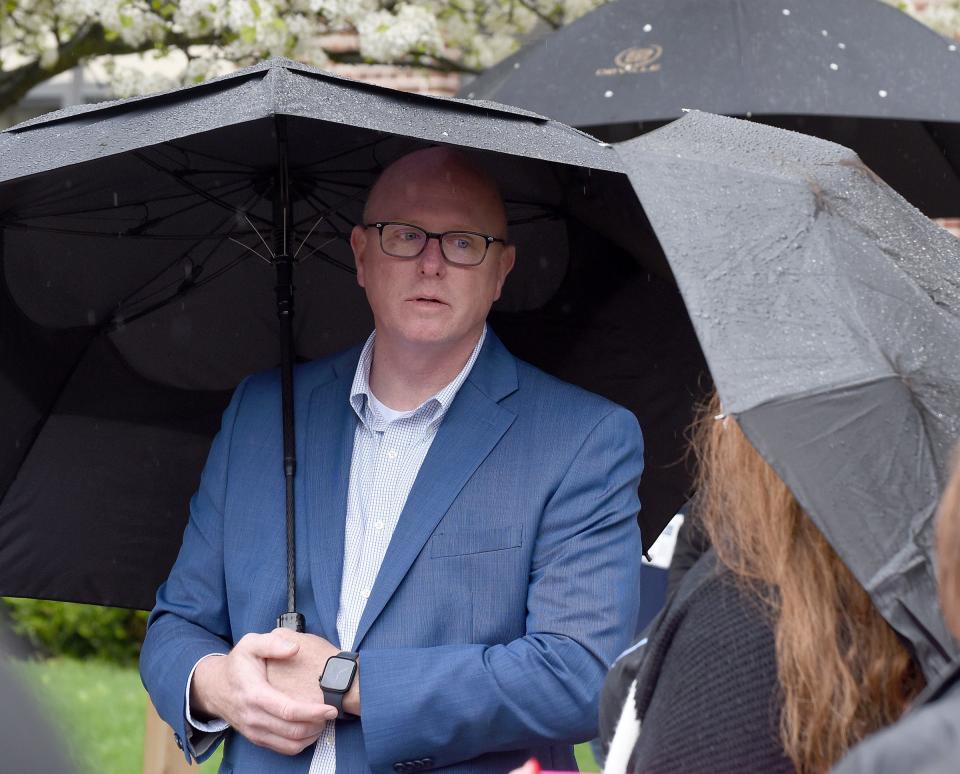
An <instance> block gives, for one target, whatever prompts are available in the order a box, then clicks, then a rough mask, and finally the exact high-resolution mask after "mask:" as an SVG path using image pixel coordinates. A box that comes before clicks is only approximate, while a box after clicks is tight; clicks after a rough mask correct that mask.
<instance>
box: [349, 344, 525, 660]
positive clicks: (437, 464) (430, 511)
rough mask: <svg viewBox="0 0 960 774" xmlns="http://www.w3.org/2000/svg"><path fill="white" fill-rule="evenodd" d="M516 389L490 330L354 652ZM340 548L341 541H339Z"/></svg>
mask: <svg viewBox="0 0 960 774" xmlns="http://www.w3.org/2000/svg"><path fill="white" fill-rule="evenodd" d="M516 389H517V367H516V361H515V360H514V358H513V356H512V355H510V354H509V353H508V352H507V350H506V349H505V348H504V346H503V345H502V344H501V343H500V341H499V340H498V339H497V338H496V336H494V335H493V333H492V332H491V331H488V332H487V339H486V341H485V342H484V345H483V349H482V350H481V351H480V355H479V356H478V357H477V361H476V363H474V367H473V370H472V371H471V373H470V375H469V376H468V378H467V380H466V381H465V382H464V383H463V386H462V387H461V388H460V391H459V392H458V393H457V396H456V398H454V401H453V403H452V404H451V406H450V409H449V411H448V412H447V415H446V417H444V420H443V422H442V423H441V424H440V429H439V430H438V431H437V435H436V437H435V438H434V439H433V443H432V444H431V446H430V451H428V452H427V456H426V458H425V459H424V461H423V465H421V467H420V472H419V474H418V475H417V478H416V480H415V481H414V483H413V487H412V488H411V490H410V495H409V496H408V497H407V502H406V505H405V506H404V508H403V511H402V512H401V514H400V519H399V521H398V522H397V527H396V530H395V531H394V533H393V537H392V538H391V540H390V546H389V548H387V553H386V556H385V557H384V559H383V564H382V565H381V567H380V573H379V574H378V575H377V580H376V583H375V584H374V586H373V589H372V590H371V592H370V598H369V599H368V600H367V604H366V607H365V608H364V611H363V616H362V617H361V619H360V624H359V626H358V628H357V633H356V636H355V637H354V642H353V647H354V649H356V648H357V647H358V646H359V645H360V642H361V641H362V640H363V637H364V636H365V635H366V633H367V632H368V631H369V629H370V626H371V625H372V624H373V622H374V621H375V620H376V619H377V616H379V615H380V613H381V612H382V611H383V608H384V607H385V606H386V604H387V602H389V601H390V598H391V597H392V596H393V594H394V592H395V591H396V590H397V587H398V586H399V585H400V582H401V581H402V580H403V578H404V576H405V575H406V574H407V571H408V570H409V569H410V566H411V565H412V564H413V562H414V561H415V560H416V558H417V556H418V555H419V554H420V551H421V550H422V549H423V546H424V544H425V543H426V542H427V540H428V539H429V538H430V535H431V534H432V533H433V531H434V529H435V528H436V526H437V524H438V523H439V522H440V519H442V518H443V515H444V514H445V513H446V512H447V510H448V509H449V508H450V505H451V503H452V502H453V501H454V499H455V498H456V497H457V495H458V494H459V492H460V490H461V489H462V488H463V485H464V484H466V482H467V480H468V479H469V478H470V476H472V475H473V472H474V471H475V470H476V469H477V467H478V466H479V465H480V463H482V462H483V460H484V459H486V457H487V455H488V454H489V453H490V451H491V450H492V449H493V447H494V446H496V445H497V443H498V442H499V440H500V438H502V437H503V434H504V433H505V432H506V431H507V429H508V428H509V427H510V425H511V424H512V423H513V420H514V419H515V418H516V415H515V414H514V413H513V412H512V411H510V410H508V409H506V408H503V407H502V406H500V405H499V404H498V401H499V400H501V399H502V398H503V397H505V396H506V395H509V394H510V393H511V392H514V391H515V390H516ZM341 543H342V536H341Z"/></svg>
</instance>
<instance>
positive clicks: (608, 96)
mask: <svg viewBox="0 0 960 774" xmlns="http://www.w3.org/2000/svg"><path fill="white" fill-rule="evenodd" d="M603 96H604V97H607V98H608V99H609V98H610V97H612V96H613V92H612V91H610V89H607V90H606V91H605V92H603Z"/></svg>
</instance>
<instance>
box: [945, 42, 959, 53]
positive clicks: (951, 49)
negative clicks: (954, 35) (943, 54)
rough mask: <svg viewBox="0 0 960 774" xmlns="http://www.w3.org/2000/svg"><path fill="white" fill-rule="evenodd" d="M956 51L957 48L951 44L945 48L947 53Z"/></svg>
mask: <svg viewBox="0 0 960 774" xmlns="http://www.w3.org/2000/svg"><path fill="white" fill-rule="evenodd" d="M956 50H957V47H956V46H955V45H954V44H953V43H951V44H950V45H949V46H947V51H956Z"/></svg>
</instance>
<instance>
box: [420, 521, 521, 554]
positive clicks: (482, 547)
mask: <svg viewBox="0 0 960 774" xmlns="http://www.w3.org/2000/svg"><path fill="white" fill-rule="evenodd" d="M520 545H523V527H522V526H520V525H516V526H512V527H496V528H492V529H461V530H457V531H456V532H437V533H435V534H434V536H433V537H432V538H430V558H431V559H439V558H441V557H444V556H464V555H466V554H482V553H485V552H487V551H503V550H505V549H507V548H516V547H517V546H520Z"/></svg>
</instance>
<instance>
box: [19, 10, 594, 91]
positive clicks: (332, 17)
mask: <svg viewBox="0 0 960 774" xmlns="http://www.w3.org/2000/svg"><path fill="white" fill-rule="evenodd" d="M602 1H603V0H401V1H400V2H398V1H397V0H180V2H174V0H0V110H3V109H4V108H6V107H8V106H10V105H12V104H15V103H16V102H17V101H18V100H19V99H20V98H22V97H23V96H24V95H25V94H26V93H27V91H29V90H30V89H31V88H33V87H34V86H36V85H37V84H39V83H41V82H43V81H45V80H46V79H48V78H50V77H52V76H54V75H56V74H58V73H61V72H64V71H66V70H69V69H71V68H73V67H74V66H76V65H77V64H80V63H83V62H86V61H89V60H91V59H94V58H96V57H104V56H107V57H109V56H111V55H117V54H131V53H141V54H147V55H164V54H167V53H169V52H171V51H179V52H182V54H184V55H185V59H184V61H185V62H186V64H185V66H184V68H183V71H182V73H181V74H180V76H179V78H178V79H177V80H178V81H179V82H180V83H188V82H194V81H200V80H203V79H204V78H206V77H209V76H210V75H213V74H217V73H218V72H222V71H224V70H226V69H229V68H230V67H231V66H232V65H234V64H249V63H252V62H255V61H257V60H259V59H262V58H265V57H268V56H289V57H292V58H294V59H298V60H301V61H305V62H309V63H312V64H315V65H318V66H321V67H322V66H324V65H326V64H328V63H330V62H377V63H396V64H410V65H416V66H419V67H423V68H427V69H431V70H439V71H462V72H477V71H479V70H482V69H483V68H484V67H487V66H489V65H491V64H493V63H494V62H496V61H498V60H499V59H501V58H502V57H504V56H506V55H507V54H508V53H510V52H512V51H513V50H514V49H515V48H516V47H517V45H518V44H519V41H520V40H521V39H522V38H523V37H524V36H525V35H527V34H528V33H529V32H530V31H531V30H532V29H533V28H534V27H535V26H536V25H538V24H540V25H543V24H546V25H548V26H549V27H559V26H561V25H562V24H565V23H566V22H568V21H571V20H572V19H574V18H576V17H577V16H579V15H581V14H583V13H586V12H587V11H589V10H591V9H592V8H594V7H596V6H597V5H599V4H600V2H602ZM336 32H351V33H356V34H357V35H358V41H359V46H358V49H359V50H358V51H350V52H346V53H344V52H342V51H340V52H338V51H327V50H325V49H324V47H323V46H324V40H325V38H327V39H329V35H330V34H331V33H336ZM108 61H109V60H108ZM114 74H115V76H116V77H115V81H116V82H115V84H114V86H115V89H116V90H118V91H119V92H121V93H124V92H126V93H130V92H133V91H137V90H144V86H145V84H144V83H143V82H142V81H141V82H137V81H131V80H130V79H129V77H128V78H127V79H126V80H125V78H124V76H129V75H130V72H129V70H124V71H121V69H120V68H116V69H115V71H114ZM150 85H153V86H164V85H167V86H172V85H175V84H173V83H168V84H164V83H158V82H156V81H154V82H153V84H150Z"/></svg>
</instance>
